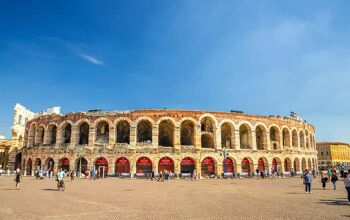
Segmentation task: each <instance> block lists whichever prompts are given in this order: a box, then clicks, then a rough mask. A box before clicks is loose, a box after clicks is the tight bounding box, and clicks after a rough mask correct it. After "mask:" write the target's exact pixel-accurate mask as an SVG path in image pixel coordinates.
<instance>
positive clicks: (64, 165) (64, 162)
mask: <svg viewBox="0 0 350 220" xmlns="http://www.w3.org/2000/svg"><path fill="white" fill-rule="evenodd" d="M57 168H58V169H62V170H63V171H69V159H68V158H67V157H63V158H61V159H60V160H59V161H58V167H57Z"/></svg>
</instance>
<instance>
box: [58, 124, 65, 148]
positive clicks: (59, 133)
mask: <svg viewBox="0 0 350 220" xmlns="http://www.w3.org/2000/svg"><path fill="white" fill-rule="evenodd" d="M63 132H64V131H63V130H62V128H60V127H58V128H57V134H56V144H63V138H62V137H63Z"/></svg>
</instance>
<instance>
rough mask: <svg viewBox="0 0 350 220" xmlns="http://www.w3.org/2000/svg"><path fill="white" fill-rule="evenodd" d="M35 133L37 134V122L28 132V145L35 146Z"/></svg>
mask: <svg viewBox="0 0 350 220" xmlns="http://www.w3.org/2000/svg"><path fill="white" fill-rule="evenodd" d="M35 135H36V126H35V124H32V125H31V126H30V129H29V134H28V146H29V147H32V146H35Z"/></svg>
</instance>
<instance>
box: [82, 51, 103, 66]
mask: <svg viewBox="0 0 350 220" xmlns="http://www.w3.org/2000/svg"><path fill="white" fill-rule="evenodd" d="M79 56H80V57H81V58H83V59H84V60H86V61H88V62H90V63H92V64H96V65H103V64H104V63H103V62H102V61H101V60H98V59H96V58H95V57H93V56H90V55H87V54H85V53H79Z"/></svg>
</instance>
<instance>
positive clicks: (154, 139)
mask: <svg viewBox="0 0 350 220" xmlns="http://www.w3.org/2000/svg"><path fill="white" fill-rule="evenodd" d="M152 147H154V148H158V125H152Z"/></svg>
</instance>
